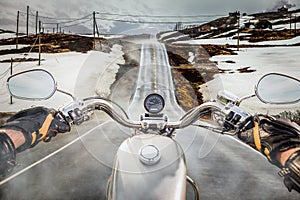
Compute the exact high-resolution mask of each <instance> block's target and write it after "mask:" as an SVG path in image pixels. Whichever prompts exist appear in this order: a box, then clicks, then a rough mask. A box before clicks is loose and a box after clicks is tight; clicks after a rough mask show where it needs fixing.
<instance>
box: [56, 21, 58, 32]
mask: <svg viewBox="0 0 300 200" xmlns="http://www.w3.org/2000/svg"><path fill="white" fill-rule="evenodd" d="M56 33H58V23H57V24H56Z"/></svg>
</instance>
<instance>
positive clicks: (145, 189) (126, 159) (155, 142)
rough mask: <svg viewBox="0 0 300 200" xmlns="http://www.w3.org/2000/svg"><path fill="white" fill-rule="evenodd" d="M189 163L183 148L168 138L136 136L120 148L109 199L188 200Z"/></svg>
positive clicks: (111, 181)
mask: <svg viewBox="0 0 300 200" xmlns="http://www.w3.org/2000/svg"><path fill="white" fill-rule="evenodd" d="M185 198H186V164H185V158H184V154H183V151H182V148H181V147H180V146H179V144H178V143H177V142H176V141H175V140H173V139H171V138H168V137H165V136H160V135H151V134H147V135H135V136H132V137H130V138H128V139H127V140H125V141H124V142H123V143H122V144H121V146H120V147H119V149H118V152H117V154H116V157H115V163H114V168H113V170H112V175H111V177H110V181H109V184H108V199H113V200H117V199H118V200H120V199H130V200H138V199H139V200H140V199H156V200H158V199H166V200H170V199H185Z"/></svg>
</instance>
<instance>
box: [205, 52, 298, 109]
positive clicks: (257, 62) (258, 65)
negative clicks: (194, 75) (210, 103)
mask: <svg viewBox="0 0 300 200" xmlns="http://www.w3.org/2000/svg"><path fill="white" fill-rule="evenodd" d="M211 60H212V61H216V62H217V63H218V67H219V68H220V69H224V70H229V71H227V72H225V73H223V74H221V75H219V76H218V79H215V80H214V81H215V82H214V81H212V82H209V83H208V84H207V85H208V86H209V90H210V94H213V95H215V94H216V93H217V91H214V89H215V88H219V87H215V85H217V83H216V81H218V82H219V81H220V80H221V81H222V86H223V89H225V90H227V91H229V92H232V93H233V94H235V95H237V96H238V97H243V96H247V95H249V94H253V93H254V85H255V84H256V83H257V82H258V80H259V79H260V77H262V76H263V75H264V74H267V73H270V72H278V73H283V74H287V75H290V76H293V77H296V78H300V64H299V63H300V47H268V48H245V49H240V51H239V52H238V55H221V56H214V57H212V58H211ZM226 61H233V62H234V63H232V62H230V63H228V62H226ZM244 67H250V69H253V70H256V71H255V72H252V73H239V72H238V71H236V70H237V69H240V68H244ZM202 88H204V87H202ZM272 89H274V90H276V89H277V88H272V87H271V88H270V90H272ZM202 90H203V89H202ZM241 106H243V107H244V108H246V109H247V110H248V111H250V112H251V113H258V112H260V113H261V112H263V113H267V112H268V113H272V114H276V113H278V112H282V111H283V110H296V109H300V103H297V104H290V105H285V106H278V105H267V104H264V103H261V102H260V101H259V100H258V99H257V98H251V99H248V100H246V101H244V102H243V103H242V104H241Z"/></svg>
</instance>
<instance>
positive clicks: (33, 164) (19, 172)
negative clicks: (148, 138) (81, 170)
mask: <svg viewBox="0 0 300 200" xmlns="http://www.w3.org/2000/svg"><path fill="white" fill-rule="evenodd" d="M107 122H109V121H107ZM107 122H104V123H102V124H99V125H98V126H96V127H94V128H92V129H91V130H89V131H88V132H86V133H85V134H83V135H81V136H79V137H78V138H76V139H74V140H73V141H71V142H69V143H68V144H66V145H65V146H62V147H61V148H59V149H57V150H56V151H54V152H52V153H50V154H49V155H47V156H45V157H44V158H42V159H40V160H38V161H36V162H35V163H32V164H31V165H29V166H27V167H26V168H24V169H22V170H21V171H18V172H17V173H15V174H13V175H11V176H10V177H7V178H6V179H4V180H2V181H1V182H0V186H1V185H3V184H5V183H7V182H8V181H10V180H12V179H14V178H16V177H17V176H19V175H21V174H23V173H24V172H26V171H28V170H30V169H31V168H33V167H34V166H36V165H38V164H40V163H41V162H44V161H45V160H47V159H48V158H51V157H52V156H54V155H55V154H57V153H59V152H61V151H62V150H64V149H65V148H67V147H69V146H71V145H72V144H74V143H75V142H77V141H78V140H80V139H81V138H83V137H84V136H86V135H88V134H89V133H91V132H92V131H94V130H95V129H97V128H99V126H102V125H104V124H105V123H107Z"/></svg>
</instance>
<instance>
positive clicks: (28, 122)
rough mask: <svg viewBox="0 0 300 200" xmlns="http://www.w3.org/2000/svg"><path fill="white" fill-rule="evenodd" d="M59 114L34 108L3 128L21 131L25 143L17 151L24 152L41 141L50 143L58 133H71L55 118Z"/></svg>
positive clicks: (16, 115)
mask: <svg viewBox="0 0 300 200" xmlns="http://www.w3.org/2000/svg"><path fill="white" fill-rule="evenodd" d="M56 114H57V112H56V111H55V110H53V109H48V108H45V107H34V108H30V109H26V110H22V111H20V112H18V113H16V114H15V115H13V116H12V117H10V118H9V119H8V120H7V123H6V124H5V125H3V126H2V127H3V128H6V129H13V130H18V131H21V132H22V133H23V134H24V137H25V140H26V141H25V143H24V144H23V145H21V146H20V147H19V148H18V149H17V151H18V152H20V151H23V150H25V149H27V148H31V147H33V146H35V145H36V144H38V143H39V142H40V141H42V140H43V141H45V142H49V141H50V140H51V138H52V137H55V136H56V134H57V133H59V132H61V133H64V132H68V131H70V126H69V124H68V123H66V122H65V121H62V120H59V119H58V118H57V117H55V116H56Z"/></svg>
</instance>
